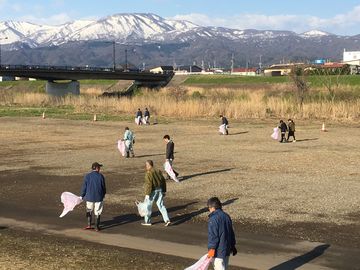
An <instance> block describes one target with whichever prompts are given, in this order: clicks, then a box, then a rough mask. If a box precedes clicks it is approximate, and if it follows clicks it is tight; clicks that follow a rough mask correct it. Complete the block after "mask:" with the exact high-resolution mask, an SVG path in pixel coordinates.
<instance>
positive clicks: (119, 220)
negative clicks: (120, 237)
mask: <svg viewBox="0 0 360 270" xmlns="http://www.w3.org/2000/svg"><path fill="white" fill-rule="evenodd" d="M196 203H197V201H194V202H190V203H186V204H183V205H179V206H174V207H169V208H167V211H168V213H171V212H176V211H180V210H182V209H186V208H187V207H189V206H190V205H193V204H196ZM153 207H156V204H154V206H153ZM159 215H161V214H160V212H159V211H154V212H152V214H151V217H157V216H159ZM143 219H144V218H142V217H140V216H139V215H138V214H135V213H132V214H124V215H121V216H116V217H113V218H112V219H110V220H105V221H103V222H102V223H101V229H102V230H106V229H109V228H112V227H117V226H121V225H125V224H128V223H132V222H138V221H141V220H143ZM154 224H156V222H155V223H154Z"/></svg>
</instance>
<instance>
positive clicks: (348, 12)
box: [0, 0, 360, 35]
mask: <svg viewBox="0 0 360 270" xmlns="http://www.w3.org/2000/svg"><path fill="white" fill-rule="evenodd" d="M132 12H137V13H142V12H145V13H147V12H151V13H155V14H157V15H159V16H162V17H166V18H176V19H187V20H189V21H192V22H194V23H197V24H199V25H204V26H208V25H211V26H225V27H230V28H238V29H246V28H254V29H275V30H292V31H295V32H304V31H308V30H312V29H318V30H323V31H328V32H332V33H335V34H347V35H355V34H360V30H359V28H358V25H359V23H360V1H359V0H356V1H355V0H345V1H340V0H337V1H335V0H327V1H326V0H312V1H310V0H298V1H296V0H287V1H279V0H258V1H249V0H247V1H244V0H220V1H219V0H181V1H180V0H127V1H123V0H103V1H92V0H87V1H86V0H31V1H25V0H0V20H1V21H4V20H24V21H29V22H34V23H40V24H61V23H65V22H67V21H71V20H76V19H98V18H101V17H105V16H107V15H112V14H116V13H132Z"/></svg>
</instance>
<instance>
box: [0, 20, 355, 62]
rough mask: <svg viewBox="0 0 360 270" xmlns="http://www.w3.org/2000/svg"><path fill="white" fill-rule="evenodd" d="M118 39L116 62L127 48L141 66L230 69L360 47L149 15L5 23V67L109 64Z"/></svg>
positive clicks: (326, 37)
mask: <svg viewBox="0 0 360 270" xmlns="http://www.w3.org/2000/svg"><path fill="white" fill-rule="evenodd" d="M114 41H115V42H116V52H117V53H116V62H117V63H123V62H124V61H125V49H127V50H128V58H129V61H130V62H132V63H133V64H135V65H137V66H138V65H143V63H145V65H147V66H153V65H160V64H167V65H168V64H171V65H172V64H177V65H188V64H193V63H197V64H200V63H204V65H205V66H208V65H209V66H214V65H215V66H229V65H230V61H231V58H232V57H233V56H234V60H235V65H236V66H244V65H252V66H256V65H258V63H259V62H260V58H261V62H262V63H263V64H270V63H275V62H280V61H299V60H314V59H318V58H326V59H333V60H340V59H341V57H342V51H343V49H347V50H359V49H360V35H357V36H339V35H334V34H331V33H327V32H323V31H318V30H311V31H308V32H305V33H301V34H297V33H295V32H292V31H274V30H254V29H245V30H240V29H230V28H225V27H204V26H199V25H196V24H194V23H192V22H189V21H180V20H171V19H165V18H162V17H160V16H158V15H155V14H147V13H146V14H142V13H141V14H140V13H135V14H128V13H126V14H116V15H112V16H108V17H105V18H102V19H99V20H86V21H85V20H77V21H73V22H69V23H65V24H63V25H57V26H51V25H38V24H33V23H28V22H16V21H5V22H0V42H1V44H2V50H3V51H2V54H3V59H2V63H3V64H4V63H6V64H35V65H39V64H51V65H95V66H109V65H111V64H112V50H111V46H112V44H111V43H112V42H114ZM260 56H261V57H260Z"/></svg>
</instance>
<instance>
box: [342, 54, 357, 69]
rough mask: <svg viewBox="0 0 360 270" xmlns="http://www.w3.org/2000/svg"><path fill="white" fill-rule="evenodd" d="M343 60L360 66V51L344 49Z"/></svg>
mask: <svg viewBox="0 0 360 270" xmlns="http://www.w3.org/2000/svg"><path fill="white" fill-rule="evenodd" d="M343 62H344V63H346V64H349V65H355V66H360V51H350V52H347V51H346V50H344V54H343Z"/></svg>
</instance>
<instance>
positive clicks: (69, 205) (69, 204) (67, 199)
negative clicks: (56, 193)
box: [60, 192, 82, 218]
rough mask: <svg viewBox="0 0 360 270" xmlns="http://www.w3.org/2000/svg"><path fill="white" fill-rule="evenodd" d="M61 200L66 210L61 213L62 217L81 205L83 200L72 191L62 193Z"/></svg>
mask: <svg viewBox="0 0 360 270" xmlns="http://www.w3.org/2000/svg"><path fill="white" fill-rule="evenodd" d="M61 202H62V203H63V204H64V210H63V211H62V213H61V215H60V217H61V218H62V217H63V216H65V215H66V214H67V213H69V212H70V211H72V210H74V208H75V206H77V205H79V204H80V203H81V202H82V199H81V197H79V196H77V195H75V194H73V193H71V192H63V193H62V194H61Z"/></svg>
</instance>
